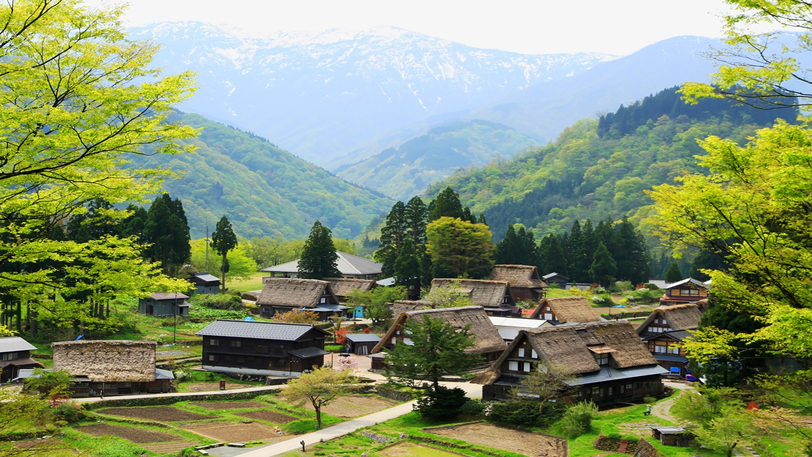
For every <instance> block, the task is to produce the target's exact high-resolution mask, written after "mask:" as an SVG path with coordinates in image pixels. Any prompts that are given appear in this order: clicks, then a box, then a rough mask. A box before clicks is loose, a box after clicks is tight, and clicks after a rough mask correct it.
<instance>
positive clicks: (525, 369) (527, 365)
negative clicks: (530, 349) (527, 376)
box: [524, 362, 530, 373]
mask: <svg viewBox="0 0 812 457" xmlns="http://www.w3.org/2000/svg"><path fill="white" fill-rule="evenodd" d="M524 372H525V373H530V362H524Z"/></svg>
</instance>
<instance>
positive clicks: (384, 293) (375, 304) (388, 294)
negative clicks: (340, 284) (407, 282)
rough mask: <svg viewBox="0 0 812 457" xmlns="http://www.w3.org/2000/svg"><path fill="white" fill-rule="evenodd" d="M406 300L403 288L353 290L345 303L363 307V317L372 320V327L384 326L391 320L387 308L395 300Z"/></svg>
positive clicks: (389, 310)
mask: <svg viewBox="0 0 812 457" xmlns="http://www.w3.org/2000/svg"><path fill="white" fill-rule="evenodd" d="M404 298H406V288H405V287H403V286H394V287H375V288H373V289H371V290H368V291H361V290H358V289H353V290H351V291H350V296H349V298H348V300H347V303H349V304H351V305H352V306H364V316H365V317H366V318H368V319H371V320H372V325H373V326H374V325H381V324H385V323H386V322H387V321H388V320H389V319H391V318H392V308H391V307H390V306H389V305H390V304H391V303H394V302H395V301H396V300H403V299H404Z"/></svg>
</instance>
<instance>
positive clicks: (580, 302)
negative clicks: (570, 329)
mask: <svg viewBox="0 0 812 457" xmlns="http://www.w3.org/2000/svg"><path fill="white" fill-rule="evenodd" d="M530 318H531V319H544V320H546V321H548V322H551V323H553V324H555V325H559V324H572V323H576V324H584V323H587V322H600V321H601V320H603V319H601V316H600V314H598V311H597V310H595V308H593V307H592V305H590V304H589V300H587V299H586V297H556V298H545V299H543V300H542V301H541V303H539V305H538V307H536V310H535V311H533V314H531V315H530Z"/></svg>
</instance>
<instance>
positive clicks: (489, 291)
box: [431, 278, 513, 308]
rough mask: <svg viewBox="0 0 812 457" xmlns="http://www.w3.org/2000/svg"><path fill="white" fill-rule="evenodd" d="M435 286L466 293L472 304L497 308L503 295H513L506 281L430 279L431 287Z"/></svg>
mask: <svg viewBox="0 0 812 457" xmlns="http://www.w3.org/2000/svg"><path fill="white" fill-rule="evenodd" d="M435 287H436V288H439V289H450V290H457V291H459V293H460V294H465V295H468V296H469V297H470V298H471V301H473V302H474V304H476V305H479V306H483V307H485V308H499V307H500V306H501V305H502V299H503V298H504V297H505V295H508V296H510V297H513V294H511V292H510V287H509V285H508V282H507V281H491V280H488V279H448V278H434V279H433V280H432V281H431V288H432V289H434V288H435ZM511 302H513V300H511ZM512 304H513V303H511V305H512Z"/></svg>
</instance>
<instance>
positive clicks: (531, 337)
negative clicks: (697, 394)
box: [474, 321, 657, 384]
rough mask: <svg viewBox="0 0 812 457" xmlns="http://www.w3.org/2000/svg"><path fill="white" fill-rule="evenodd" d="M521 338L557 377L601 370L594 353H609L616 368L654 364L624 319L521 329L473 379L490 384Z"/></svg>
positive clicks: (497, 376) (649, 354) (520, 342)
mask: <svg viewBox="0 0 812 457" xmlns="http://www.w3.org/2000/svg"><path fill="white" fill-rule="evenodd" d="M524 341H527V342H529V343H530V345H531V347H532V348H533V349H535V351H536V352H537V353H538V355H539V359H540V360H541V361H542V362H544V363H545V364H546V365H547V367H548V368H549V369H550V370H552V371H553V372H555V373H556V374H558V375H560V376H580V375H586V374H589V373H594V372H597V371H600V370H601V366H600V365H599V364H598V362H597V361H596V360H595V356H594V354H596V353H609V354H611V358H612V362H611V364H612V365H614V366H615V367H616V368H617V369H620V370H623V369H627V368H637V367H645V366H650V365H652V366H653V365H656V364H657V361H656V360H655V359H654V356H652V355H651V353H649V351H648V350H647V349H646V347H645V345H644V344H643V342H642V341H641V340H640V337H639V336H637V333H636V332H635V331H634V327H632V325H631V324H630V323H629V322H627V321H612V322H594V323H590V324H583V325H573V326H564V327H551V328H543V329H539V330H522V331H521V332H520V333H519V336H518V337H516V339H515V340H513V342H512V343H511V344H510V346H509V347H508V348H507V349H506V350H505V352H504V353H503V354H502V356H501V357H500V358H499V360H497V361H496V362H495V363H494V364H493V366H492V367H491V368H490V369H489V370H488V371H487V372H485V373H483V374H482V375H481V376H478V377H477V379H476V380H475V381H474V382H477V383H481V384H489V383H492V382H494V381H495V380H496V379H498V378H499V377H500V376H501V366H502V364H503V362H504V361H505V359H506V358H507V357H509V356H510V354H511V353H512V352H513V349H514V348H515V347H516V346H517V345H519V344H522V343H523V342H524Z"/></svg>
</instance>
